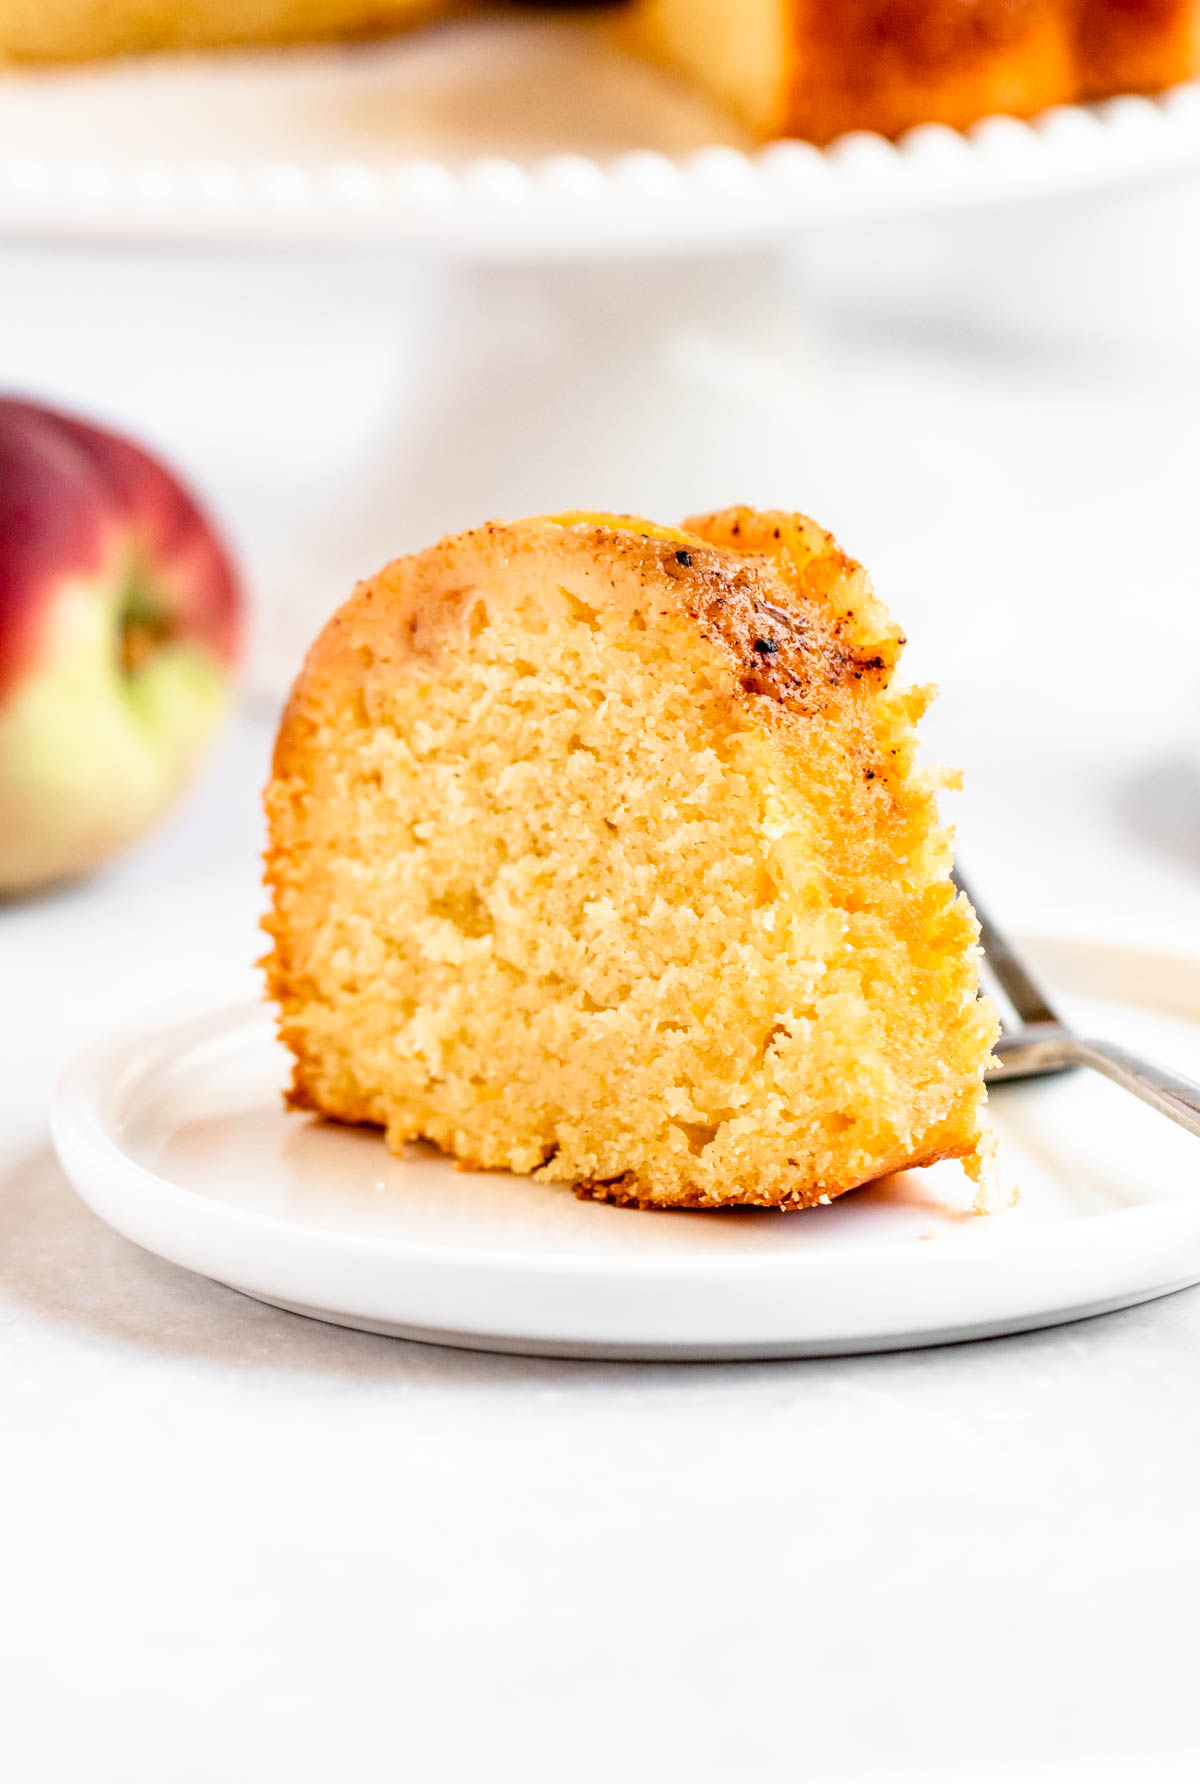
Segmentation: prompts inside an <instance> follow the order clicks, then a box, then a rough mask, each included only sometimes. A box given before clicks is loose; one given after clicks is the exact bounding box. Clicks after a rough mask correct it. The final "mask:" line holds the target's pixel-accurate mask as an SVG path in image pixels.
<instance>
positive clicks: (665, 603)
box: [265, 508, 996, 1207]
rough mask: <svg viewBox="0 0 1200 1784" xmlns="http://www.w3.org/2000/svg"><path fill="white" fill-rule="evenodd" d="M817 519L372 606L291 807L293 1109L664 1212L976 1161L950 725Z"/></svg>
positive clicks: (318, 661) (593, 548)
mask: <svg viewBox="0 0 1200 1784" xmlns="http://www.w3.org/2000/svg"><path fill="white" fill-rule="evenodd" d="M902 644H903V639H902V638H901V636H900V633H899V631H898V630H897V628H896V626H895V625H894V624H893V623H892V622H891V620H890V619H889V617H888V615H887V614H886V612H885V611H884V609H883V608H882V606H881V605H880V603H879V602H878V601H877V600H876V598H875V597H874V595H873V594H872V592H871V589H870V585H869V583H868V581H867V578H866V576H865V574H864V573H863V571H862V570H861V569H860V568H859V566H858V565H856V564H855V563H853V562H852V561H851V560H850V559H849V558H847V557H846V556H845V555H844V554H843V553H842V552H841V551H840V550H839V549H838V547H837V546H836V544H835V543H834V541H833V540H832V538H831V537H830V536H829V535H828V534H827V533H825V532H824V531H822V529H821V528H819V527H818V526H816V525H815V524H814V523H813V522H811V521H809V520H806V519H805V518H803V517H802V516H794V515H785V514H772V513H756V512H754V511H752V510H750V509H745V508H736V509H730V510H728V511H726V512H724V513H721V514H713V515H708V516H705V517H703V518H700V519H696V520H693V521H690V522H689V523H687V526H686V527H685V528H684V529H682V530H674V529H670V528H661V527H654V526H651V525H650V524H649V523H646V522H642V521H638V520H633V519H624V518H621V517H614V516H603V515H600V516H596V515H587V514H578V515H566V516H559V517H557V518H554V519H538V520H531V521H523V522H518V523H514V524H508V525H502V524H495V525H491V526H487V527H483V528H480V529H478V530H475V531H473V532H468V533H465V534H462V535H460V536H458V537H455V538H450V539H446V540H443V541H442V542H441V543H440V544H438V545H436V546H434V547H433V548H432V549H431V550H429V551H426V552H424V553H422V554H420V555H419V556H415V557H410V558H404V559H400V560H398V561H397V562H395V563H393V564H390V565H389V566H388V567H387V568H386V569H384V570H383V571H382V572H381V573H380V574H379V575H378V576H376V577H374V578H372V579H371V580H369V581H367V582H365V583H363V584H361V585H360V586H359V588H358V589H357V590H356V591H355V593H354V595H353V596H352V597H351V599H350V600H349V601H348V602H347V603H346V605H345V606H344V607H343V608H342V609H341V610H340V612H338V613H337V614H336V616H335V617H334V618H333V619H332V620H331V621H330V623H329V625H328V626H327V627H326V629H325V631H324V632H323V633H322V634H321V636H320V638H319V639H318V640H317V642H316V644H315V645H314V647H313V649H312V651H311V652H310V654H309V657H308V661H307V663H306V665H305V667H304V670H303V672H302V673H301V676H300V678H299V681H298V683H297V685H296V688H295V690H294V692H293V695H292V698H291V701H290V704H289V706H288V709H287V712H286V714H285V717H284V719H283V722H282V726H281V729H280V733H279V738H278V743H277V747H276V753H275V762H274V771H273V776H272V779H271V782H270V785H269V788H268V790H267V796H266V804H267V814H268V822H269V847H268V854H267V879H268V884H269V887H270V891H271V898H272V910H271V914H270V916H269V917H268V918H267V919H266V924H265V926H266V928H267V930H268V932H269V934H270V935H271V938H272V948H271V952H270V953H269V955H268V956H267V959H266V961H265V966H266V972H267V979H268V985H269V989H270V994H271V996H272V997H273V998H274V999H275V1000H276V1001H277V1002H278V1004H279V1007H280V1011H281V1019H280V1033H281V1035H282V1038H283V1040H284V1042H285V1043H286V1045H287V1046H288V1047H289V1049H290V1050H291V1052H292V1055H293V1058H294V1077H293V1085H292V1090H291V1093H290V1104H291V1106H292V1107H293V1108H296V1109H306V1110H311V1111H315V1112H319V1113H320V1114H323V1115H326V1116H329V1117H332V1118H334V1119H337V1120H341V1121H348V1122H367V1123H375V1124H378V1125H379V1126H380V1127H382V1128H383V1129H384V1130H385V1132H386V1136H387V1141H388V1144H389V1145H390V1146H391V1147H392V1148H393V1149H394V1150H397V1151H399V1150H400V1149H401V1148H402V1147H403V1145H404V1143H405V1142H406V1141H408V1140H413V1139H417V1138H424V1139H427V1140H430V1141H432V1142H433V1143H434V1144H435V1145H437V1146H439V1147H440V1148H442V1149H443V1150H444V1151H445V1152H447V1153H450V1154H453V1155H454V1157H456V1158H457V1159H459V1160H460V1161H461V1162H462V1163H463V1164H464V1165H466V1166H469V1167H471V1168H477V1169H479V1168H481V1169H500V1170H509V1171H514V1172H521V1173H533V1174H534V1175H536V1176H539V1177H541V1178H543V1179H546V1180H548V1181H552V1182H563V1183H570V1184H573V1185H575V1186H576V1187H577V1188H578V1189H579V1191H580V1192H581V1193H583V1194H586V1195H590V1196H594V1197H598V1198H602V1199H605V1200H611V1201H620V1202H627V1203H632V1204H638V1205H652V1206H685V1207H712V1206H718V1205H721V1204H727V1203H744V1204H758V1205H773V1206H785V1207H786V1206H801V1205H804V1204H808V1203H811V1202H815V1201H818V1200H820V1199H822V1198H823V1197H829V1196H834V1195H838V1194H840V1193H842V1192H843V1191H844V1190H848V1189H850V1188H853V1187H854V1186H856V1185H858V1184H861V1183H863V1182H866V1181H868V1180H870V1179H873V1178H876V1177H879V1176H881V1175H883V1174H885V1173H887V1172H889V1171H894V1170H897V1169H899V1168H901V1167H903V1166H907V1165H916V1164H925V1163H930V1162H932V1161H934V1160H936V1159H941V1158H953V1157H962V1158H968V1159H970V1158H972V1157H973V1156H974V1155H975V1154H976V1152H977V1150H978V1148H979V1146H980V1139H981V1126H980V1117H981V1109H982V1105H983V1099H984V1090H983V1073H984V1069H985V1066H986V1063H987V1060H988V1057H989V1054H990V1050H991V1046H992V1042H993V1039H994V1036H995V1032H996V1018H995V1014H994V1011H993V1009H992V1007H991V1005H990V1004H988V1003H986V1002H984V1001H980V1000H978V999H977V996H976V991H977V936H978V929H977V925H976V922H975V918H974V915H973V913H972V911H971V909H970V907H969V906H968V905H967V903H966V901H965V900H964V899H963V898H961V897H960V896H958V895H957V894H956V892H955V889H954V887H953V885H952V883H951V881H950V878H949V869H950V864H951V844H950V837H949V833H948V832H947V831H946V830H944V829H943V828H941V827H940V826H939V822H938V816H937V792H938V788H939V785H940V784H941V781H942V780H943V779H944V778H945V777H939V776H938V775H937V774H936V773H932V772H929V771H926V770H922V769H920V768H918V767H917V766H916V763H915V754H916V747H917V734H916V724H917V720H918V718H919V716H920V713H921V712H922V710H923V709H924V707H925V705H926V702H927V700H928V697H929V694H928V690H924V689H918V688H903V687H899V686H897V685H896V683H895V680H894V671H895V668H896V663H897V659H898V657H899V654H900V650H901V646H902Z"/></svg>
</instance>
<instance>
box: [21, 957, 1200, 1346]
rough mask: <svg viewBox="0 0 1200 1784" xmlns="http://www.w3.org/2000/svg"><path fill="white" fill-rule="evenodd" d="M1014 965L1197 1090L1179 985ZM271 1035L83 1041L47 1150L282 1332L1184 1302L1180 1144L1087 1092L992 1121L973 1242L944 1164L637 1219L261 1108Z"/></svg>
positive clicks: (1007, 1321) (198, 1033)
mask: <svg viewBox="0 0 1200 1784" xmlns="http://www.w3.org/2000/svg"><path fill="white" fill-rule="evenodd" d="M1034 957H1035V958H1036V959H1037V961H1038V963H1039V964H1040V965H1041V966H1042V968H1043V969H1044V970H1045V971H1046V972H1047V973H1048V976H1049V978H1050V980H1051V982H1052V983H1053V984H1054V985H1055V986H1056V988H1057V989H1058V990H1059V991H1060V992H1061V993H1063V994H1064V997H1065V1001H1066V1003H1067V1007H1068V1009H1069V1010H1070V1011H1071V1012H1072V1014H1074V1015H1076V1016H1077V1017H1079V1018H1080V1019H1081V1020H1083V1021H1084V1022H1086V1023H1087V1024H1089V1025H1090V1026H1091V1027H1092V1028H1093V1029H1094V1030H1095V1031H1096V1032H1103V1033H1105V1034H1107V1035H1110V1036H1113V1037H1115V1038H1118V1039H1121V1040H1123V1041H1125V1042H1127V1043H1128V1044H1130V1045H1134V1046H1137V1047H1140V1048H1141V1049H1142V1050H1143V1051H1144V1052H1150V1053H1156V1054H1158V1055H1159V1056H1160V1057H1161V1058H1163V1059H1164V1060H1170V1061H1171V1062H1172V1063H1173V1064H1175V1065H1176V1066H1178V1067H1180V1068H1181V1069H1182V1070H1184V1071H1190V1072H1192V1073H1194V1074H1195V1075H1197V1076H1200V961H1191V960H1185V959H1179V958H1175V957H1173V956H1164V955H1157V954H1148V953H1143V952H1139V951H1134V950H1128V949H1121V948H1114V947H1109V946H1103V945H1098V944H1082V943H1071V944H1067V943H1055V944H1043V945H1041V946H1039V947H1037V948H1036V950H1034ZM285 1075H286V1062H285V1059H284V1057H283V1054H282V1052H281V1050H280V1049H279V1047H278V1046H277V1045H276V1043H275V1041H274V1039H273V1038H272V1032H271V1021H270V1016H269V1013H268V1012H267V1011H266V1010H265V1009H261V1008H254V1007H250V1008H245V1009H240V1010H237V1011H235V1012H233V1013H229V1012H226V1013H223V1014H218V1015H215V1016H212V1015H210V1016H206V1017H200V1018H193V1019H192V1020H190V1021H184V1022H180V1023H178V1024H177V1025H172V1026H170V1027H167V1028H164V1029H162V1030H161V1031H159V1032H158V1033H156V1034H152V1035H149V1036H143V1037H141V1038H139V1039H136V1040H129V1039H125V1040H120V1041H116V1042H111V1043H106V1044H105V1045H103V1046H101V1047H99V1048H97V1049H95V1050H94V1051H92V1052H91V1053H89V1054H88V1055H87V1056H86V1057H84V1058H83V1059H81V1060H80V1061H79V1062H78V1063H77V1064H76V1065H75V1066H73V1067H72V1069H71V1070H70V1071H69V1072H68V1074H67V1076H66V1078H65V1080H64V1082H63V1085H62V1087H61V1090H60V1092H59V1096H58V1099H57V1105H56V1109H55V1115H54V1130H55V1142H56V1145H57V1147H58V1151H59V1154H60V1157H61V1158H62V1161H63V1164H64V1165H65V1167H66V1169H67V1171H68V1172H69V1174H70V1176H71V1177H72V1179H73V1181H74V1182H75V1184H76V1186H77V1188H78V1190H79V1192H80V1194H81V1195H82V1196H83V1198H84V1200H85V1201H87V1202H88V1203H89V1204H90V1205H91V1207H92V1208H93V1209H94V1210H95V1211H96V1213H98V1214H99V1215H100V1216H101V1217H102V1218H103V1219H104V1220H106V1221H108V1222H109V1224H110V1225H112V1226H114V1227H115V1228H117V1230H118V1231H119V1232H122V1233H124V1234H125V1235H126V1236H127V1237H128V1238H130V1239H133V1240H135V1241H136V1242H137V1243H138V1244H139V1245H142V1246H145V1247H146V1249H147V1250H149V1251H153V1252H156V1253H158V1254H159V1255H160V1256H161V1257H164V1258H167V1259H169V1260H170V1261H172V1262H173V1263H177V1264H182V1265H183V1266H185V1267H186V1268H187V1269H190V1270H195V1271H198V1272H200V1273H201V1274H203V1275H206V1276H211V1277H213V1278H215V1279H216V1280H217V1281H219V1282H224V1283H228V1284H229V1285H230V1286H231V1287H233V1288H237V1289H240V1290H242V1291H243V1293H246V1294H249V1295H254V1296H256V1297H257V1298H258V1299H260V1300H264V1301H270V1302H273V1303H275V1304H276V1305H278V1306H280V1307H285V1308H289V1309H291V1310H292V1311H293V1312H297V1313H304V1314H309V1315H312V1316H314V1317H316V1318H319V1319H325V1320H331V1321H333V1322H335V1323H337V1324H341V1325H350V1326H361V1327H364V1328H366V1329H367V1330H370V1331H378V1332H388V1333H394V1334H397V1335H399V1336H403V1337H408V1338H419V1339H423V1340H426V1341H428V1342H432V1343H439V1344H453V1345H461V1346H466V1347H468V1348H475V1349H494V1350H510V1351H528V1352H534V1353H542V1354H548V1355H561V1356H603V1357H647V1358H653V1357H657V1358H704V1357H708V1358H714V1357H732V1358H736V1357H771V1356H806V1355H821V1354H836V1353H839V1352H848V1351H861V1350H883V1349H896V1348H902V1347H907V1346H912V1345H923V1344H936V1343H943V1342H946V1341H951V1340H958V1339H964V1338H976V1337H982V1336H987V1335H993V1334H997V1333H1003V1332H1016V1331H1023V1330H1026V1329H1028V1328H1032V1327H1037V1326H1045V1325H1053V1324H1056V1323H1060V1322H1062V1321H1066V1320H1072V1319H1080V1318H1083V1317H1085V1316H1086V1315H1089V1314H1094V1313H1102V1312H1105V1311H1108V1310H1111V1309H1113V1308H1117V1307H1124V1306H1128V1305H1130V1304H1131V1303H1133V1302H1137V1301H1143V1300H1148V1299H1151V1298H1153V1297H1154V1296H1157V1295H1164V1294H1169V1293H1171V1292H1172V1291H1173V1290H1175V1289H1179V1288H1182V1287H1185V1286H1187V1285H1189V1284H1191V1283H1193V1282H1196V1281H1198V1280H1200V1144H1198V1143H1197V1142H1196V1140H1194V1139H1191V1138H1190V1137H1189V1136H1188V1135H1186V1134H1184V1133H1183V1132H1182V1131H1181V1130H1179V1129H1177V1128H1174V1127H1172V1126H1171V1125H1170V1124H1169V1123H1168V1122H1166V1121H1164V1120H1163V1119H1162V1118H1161V1117H1160V1116H1156V1115H1154V1114H1152V1113H1151V1112H1150V1111H1149V1110H1146V1109H1144V1108H1143V1107H1142V1106H1141V1105H1140V1104H1138V1103H1136V1102H1134V1101H1132V1100H1131V1099H1129V1098H1128V1097H1126V1096H1123V1095H1122V1094H1121V1093H1120V1092H1119V1091H1117V1090H1115V1089H1113V1088H1112V1087H1111V1086H1110V1085H1108V1084H1106V1083H1105V1082H1104V1081H1102V1080H1100V1079H1094V1078H1090V1077H1088V1076H1087V1075H1085V1074H1075V1075H1072V1076H1070V1077H1067V1078H1059V1079H1055V1080H1050V1081H1046V1082H1043V1083H1040V1084H1033V1085H1028V1086H1024V1087H1010V1088H1008V1089H1006V1090H1004V1091H1002V1092H999V1093H998V1094H997V1095H996V1096H995V1097H994V1099H993V1108H994V1115H995V1120H996V1125H997V1127H998V1129H999V1133H1000V1138H1001V1160H1002V1165H1003V1169H1004V1171H1005V1173H1006V1174H1007V1176H1008V1178H1009V1179H1010V1180H1013V1181H1015V1182H1016V1183H1017V1184H1018V1185H1019V1187H1020V1190H1021V1199H1020V1202H1019V1204H1018V1205H1017V1206H1016V1207H1015V1208H1013V1209H1011V1210H1009V1211H1006V1212H1004V1213H999V1214H994V1215H990V1216H987V1217H979V1216H976V1215H974V1214H973V1213H972V1212H971V1197H970V1193H969V1190H968V1188H967V1186H966V1183H965V1180H964V1179H963V1176H962V1173H961V1172H960V1170H959V1169H958V1167H957V1166H954V1165H941V1166H937V1167H936V1168H934V1169H933V1170H929V1171H922V1172H912V1173H907V1174H905V1175H903V1176H900V1177H895V1178H893V1179H891V1180H890V1181H889V1182H887V1183H885V1184H880V1185H876V1186H874V1187H872V1188H870V1189H867V1190H863V1191H860V1192H858V1193H857V1194H855V1195H852V1196H847V1197H844V1198H842V1199H841V1200H840V1201H838V1202H835V1203H833V1204H832V1205H831V1206H829V1207H827V1208H817V1209H811V1210H808V1211H805V1212H803V1213H797V1214H788V1215H783V1214H778V1213H771V1212H765V1211H745V1210H737V1211H728V1212H722V1213H708V1214H704V1213H675V1214H647V1213H641V1212H638V1211H636V1210H629V1209H620V1208H610V1207H606V1206H599V1205H596V1204H594V1203H588V1202H579V1201H576V1199H575V1198H574V1197H573V1196H572V1194H571V1193H570V1191H569V1190H567V1189H565V1188H562V1187H559V1186H548V1185H539V1184H534V1183H531V1182H530V1181H528V1180H527V1179H524V1178H512V1177H506V1176H502V1175H491V1174H489V1175H477V1174H473V1173H465V1172H457V1171H455V1170H454V1168H453V1167H452V1166H451V1165H450V1164H449V1163H447V1162H446V1161H445V1160H443V1159H441V1158H440V1157H438V1156H437V1155H436V1154H433V1153H431V1152H429V1151H426V1150H424V1149H422V1148H411V1149H410V1153H409V1156H408V1157H407V1158H405V1159H404V1160H399V1159H394V1158H392V1157H391V1156H389V1154H388V1153H387V1152H386V1150H385V1148H384V1146H383V1143H382V1141H381V1140H380V1139H379V1138H378V1137H377V1136H376V1135H374V1134H373V1133H370V1132H365V1131H362V1130H352V1129H345V1128H337V1127H332V1126H324V1125H320V1124H318V1123H315V1122H312V1121H310V1120H309V1119H307V1118H305V1117H302V1116H298V1115H286V1114H284V1113H283V1112H282V1109H281V1106H280V1088H281V1085H282V1083H283V1081H284V1078H285Z"/></svg>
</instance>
